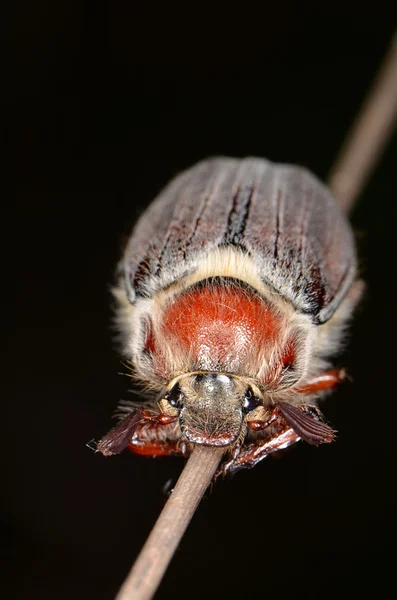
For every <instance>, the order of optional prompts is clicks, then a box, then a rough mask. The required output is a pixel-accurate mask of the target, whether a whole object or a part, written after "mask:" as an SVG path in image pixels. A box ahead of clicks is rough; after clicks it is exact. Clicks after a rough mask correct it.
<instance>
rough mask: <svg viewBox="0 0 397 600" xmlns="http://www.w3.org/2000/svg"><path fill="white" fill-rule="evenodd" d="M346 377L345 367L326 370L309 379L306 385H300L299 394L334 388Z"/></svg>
mask: <svg viewBox="0 0 397 600" xmlns="http://www.w3.org/2000/svg"><path fill="white" fill-rule="evenodd" d="M345 378H346V371H345V370H344V369H331V370H330V371H324V373H320V374H319V375H316V376H315V377H311V378H310V379H308V380H307V382H306V383H305V385H303V386H302V387H300V388H299V389H298V390H297V391H298V393H299V394H308V395H309V394H315V393H317V392H322V391H324V390H332V389H334V388H335V387H336V386H337V385H339V384H340V383H342V381H344V379H345Z"/></svg>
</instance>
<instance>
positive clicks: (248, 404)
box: [243, 388, 261, 413]
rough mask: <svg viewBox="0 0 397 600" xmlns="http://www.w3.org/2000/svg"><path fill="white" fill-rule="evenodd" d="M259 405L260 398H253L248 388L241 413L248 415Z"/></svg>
mask: <svg viewBox="0 0 397 600" xmlns="http://www.w3.org/2000/svg"><path fill="white" fill-rule="evenodd" d="M260 403H261V400H260V398H258V397H257V396H255V394H254V392H253V391H252V390H251V388H248V389H247V391H246V392H245V396H244V403H243V412H245V413H248V412H251V410H255V408H257V407H258V406H259V405H260Z"/></svg>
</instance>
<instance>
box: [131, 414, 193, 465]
mask: <svg viewBox="0 0 397 600" xmlns="http://www.w3.org/2000/svg"><path fill="white" fill-rule="evenodd" d="M128 449H129V450H130V451H131V452H133V453H134V454H140V455H141V456H169V455H179V456H187V455H188V454H189V449H188V447H187V445H186V444H185V442H184V441H183V440H182V439H181V432H180V429H179V424H178V420H177V417H170V416H168V415H165V414H159V415H153V416H152V417H151V418H150V419H147V420H146V421H141V423H140V424H139V425H138V426H137V427H136V429H135V431H134V435H133V436H132V438H130V440H129V444H128Z"/></svg>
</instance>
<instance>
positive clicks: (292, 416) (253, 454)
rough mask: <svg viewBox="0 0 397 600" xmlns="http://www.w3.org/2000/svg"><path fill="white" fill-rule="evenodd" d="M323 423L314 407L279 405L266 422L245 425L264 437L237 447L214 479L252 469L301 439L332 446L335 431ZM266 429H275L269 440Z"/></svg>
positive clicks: (314, 443) (280, 403)
mask: <svg viewBox="0 0 397 600" xmlns="http://www.w3.org/2000/svg"><path fill="white" fill-rule="evenodd" d="M322 419H323V417H322V414H321V412H320V411H319V409H318V408H317V407H316V406H312V405H301V406H293V405H291V404H288V403H287V402H278V403H277V405H276V408H275V410H274V413H273V415H272V416H271V418H270V419H269V420H268V421H253V422H252V423H249V422H248V423H247V425H248V427H250V428H251V429H252V430H253V431H256V432H258V433H259V432H260V431H263V434H264V435H265V436H266V437H263V438H260V437H259V438H257V439H256V440H255V441H254V442H251V443H249V444H247V445H245V446H237V447H236V448H235V450H234V452H233V454H232V457H231V458H230V459H229V460H228V461H226V462H224V463H222V464H221V466H220V467H219V469H218V471H217V473H216V475H215V476H216V477H219V475H224V474H226V473H228V472H229V473H235V472H236V471H238V470H240V469H244V468H248V469H251V468H252V467H254V466H255V465H256V464H257V463H258V462H259V461H261V460H263V459H264V458H266V456H268V455H269V454H272V453H273V452H278V451H279V450H284V449H285V448H288V447H289V446H292V444H295V442H298V441H299V440H300V439H302V440H304V441H306V442H308V443H309V444H313V445H318V444H323V443H329V442H332V441H333V440H334V437H335V436H334V431H333V429H332V428H331V427H330V426H329V425H327V424H326V423H324V422H323V420H322ZM252 425H254V427H252ZM269 425H273V426H275V427H276V428H277V429H276V431H275V433H274V434H273V435H270V436H269V435H267V434H266V429H267V428H268V427H269Z"/></svg>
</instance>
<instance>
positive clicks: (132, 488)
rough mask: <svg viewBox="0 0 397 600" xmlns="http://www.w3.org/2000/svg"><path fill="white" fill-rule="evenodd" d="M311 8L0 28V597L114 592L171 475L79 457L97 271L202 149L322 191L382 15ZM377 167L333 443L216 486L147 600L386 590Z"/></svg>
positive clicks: (93, 370)
mask: <svg viewBox="0 0 397 600" xmlns="http://www.w3.org/2000/svg"><path fill="white" fill-rule="evenodd" d="M317 4H318V3H314V2H312V3H295V2H283V3H276V4H275V5H271V6H270V5H266V4H262V5H261V10H259V8H258V7H249V6H248V5H240V6H239V7H236V8H235V9H232V7H231V6H229V7H228V9H227V10H226V8H225V9H224V12H223V11H221V9H219V12H218V14H215V12H214V6H210V7H204V6H203V5H187V4H186V5H185V6H184V8H182V7H181V8H180V9H178V10H177V9H175V10H171V9H170V8H169V6H164V5H163V8H162V9H161V10H159V9H158V8H157V7H156V6H155V5H154V4H153V5H150V6H149V5H148V6H147V7H146V8H145V7H143V8H142V7H140V8H139V9H138V8H134V7H133V4H132V3H121V2H112V3H109V4H106V3H103V2H95V3H94V2H92V3H89V2H83V1H80V2H77V1H75V2H73V1H66V0H58V1H57V2H44V1H38V2H35V3H27V2H17V3H16V4H14V6H13V8H12V11H11V12H12V14H11V15H10V17H9V18H8V17H7V19H5V20H4V21H3V27H4V35H5V41H6V42H7V47H6V51H5V52H4V53H3V57H4V58H5V59H6V65H5V69H3V83H4V87H3V90H2V103H3V109H2V114H3V116H4V117H5V125H6V128H7V138H6V151H7V155H8V157H11V158H12V159H13V169H12V170H8V167H7V172H6V175H7V174H11V176H12V194H11V195H10V196H9V195H7V194H6V195H5V206H6V207H7V206H8V204H9V202H10V200H9V199H12V201H14V199H15V198H16V203H17V208H18V220H17V222H16V225H15V226H14V225H11V224H10V221H9V220H8V219H7V218H6V217H5V212H3V223H2V229H3V239H6V242H7V246H6V248H7V249H6V251H5V254H4V257H5V259H6V260H5V262H6V263H7V264H10V262H11V261H12V262H13V259H14V257H15V258H16V260H15V265H13V273H14V275H16V283H15V284H14V283H12V284H11V285H8V283H7V288H6V290H5V292H4V293H3V304H4V308H3V321H4V324H5V325H6V327H7V331H6V336H5V338H4V339H5V348H6V350H7V357H8V359H9V360H10V367H9V368H7V370H6V373H5V377H4V381H3V383H4V384H5V385H4V392H3V394H2V398H3V402H4V403H5V409H4V411H7V412H8V414H9V417H10V419H9V425H8V427H7V431H3V442H2V458H3V462H4V465H5V472H4V475H3V484H4V494H3V499H4V503H3V513H2V515H3V516H2V526H3V538H2V539H3V542H4V543H3V544H2V546H3V549H4V552H5V558H6V561H7V562H6V564H7V568H6V570H5V579H4V584H5V595H4V597H5V598H11V597H16V598H23V599H25V598H26V599H39V598H40V599H43V600H47V599H53V598H58V599H60V600H63V599H65V600H66V599H68V600H69V599H70V598H76V599H80V598H81V599H86V598H96V599H97V600H100V599H104V600H105V599H111V598H113V596H114V594H115V593H116V590H117V589H118V586H119V584H120V583H121V581H122V580H123V578H124V576H125V574H126V572H127V570H128V568H129V566H130V564H131V563H132V561H133V559H134V558H135V556H136V555H137V553H138V550H139V548H140V546H141V545H142V543H143V541H144V540H145V537H146V535H147V533H148V532H149V530H150V528H151V525H152V524H153V522H154V520H155V518H156V517H157V515H158V513H159V511H160V509H161V507H162V505H163V504H164V502H165V495H164V492H163V487H164V485H165V484H166V482H167V481H168V480H169V479H171V480H172V481H175V479H176V477H177V475H178V473H179V472H180V469H181V466H182V462H181V461H180V460H178V459H156V460H151V459H144V458H140V457H136V456H132V455H130V454H129V453H124V454H123V455H121V456H119V457H114V458H111V459H105V458H104V457H102V456H100V455H95V454H94V453H93V452H91V451H90V450H89V449H87V448H86V447H85V443H86V442H87V441H89V440H90V439H91V438H99V437H100V436H101V435H103V434H104V433H105V432H106V431H107V429H108V428H109V426H110V425H111V424H112V420H111V415H112V412H113V410H114V408H115V406H116V404H117V402H118V400H119V398H128V392H127V390H128V381H127V378H125V377H122V376H119V375H118V372H120V371H125V369H123V367H122V365H121V364H120V362H119V359H118V357H117V353H116V351H115V349H114V347H113V343H112V340H111V337H112V336H111V332H110V327H109V323H110V308H109V307H110V293H109V288H110V284H111V282H112V278H113V270H114V266H115V264H116V261H117V259H118V257H119V254H120V248H121V246H122V244H123V240H124V237H125V236H126V235H128V233H129V231H130V228H131V226H132V224H133V222H134V220H135V219H136V217H137V215H138V214H139V213H140V212H141V211H142V210H143V208H144V207H145V206H146V205H147V203H148V202H149V201H150V200H151V199H152V198H153V197H154V196H155V195H156V193H157V192H158V191H159V190H160V189H161V188H162V186H163V185H164V184H165V183H166V182H167V181H168V180H169V179H170V178H171V177H172V176H173V175H174V174H176V173H177V172H178V171H179V170H180V169H182V168H185V167H187V166H189V165H190V164H192V163H194V162H195V161H197V160H199V159H202V158H204V157H206V156H210V155H214V154H225V155H231V156H246V155H257V156H265V157H267V158H270V159H272V160H275V161H283V162H295V163H298V164H302V165H305V166H307V167H309V168H310V169H311V170H312V171H314V172H315V173H316V174H317V175H318V176H320V177H321V178H323V179H324V178H326V176H327V172H328V170H329V167H330V166H331V164H332V161H333V159H334V157H335V155H336V153H337V150H338V148H339V147H340V144H341V142H342V140H343V139H344V137H345V133H346V131H347V129H348V127H349V125H350V124H351V122H352V119H353V117H354V115H355V114H356V111H357V110H358V107H359V105H360V103H361V101H362V99H363V97H364V94H365V91H366V90H367V88H368V86H369V85H370V82H371V80H372V78H373V76H374V73H375V72H376V69H377V66H378V64H379V63H380V61H381V58H382V56H383V55H384V53H385V51H386V48H387V46H388V43H389V41H390V39H391V36H392V33H393V27H394V23H395V21H394V19H393V15H392V14H391V12H390V10H388V9H386V8H383V9H382V5H381V4H379V3H377V5H376V7H375V6H374V7H373V9H372V10H371V12H370V13H362V12H361V5H360V3H358V2H345V3H343V5H342V4H340V5H338V3H336V4H335V3H333V8H332V9H325V8H321V6H316V5H317ZM15 150H16V151H15ZM396 159H397V140H396V138H394V140H392V142H391V143H390V144H389V145H388V147H387V150H386V152H385V154H384V156H383V159H382V162H381V164H380V165H379V167H378V168H377V171H376V173H375V174H374V176H373V177H372V178H371V181H370V182H369V184H368V186H367V188H366V190H365V192H364V193H363V194H362V196H361V198H360V203H359V205H358V206H357V208H356V209H355V211H354V214H353V216H352V219H353V224H354V228H355V230H356V232H357V239H358V243H359V248H360V257H361V270H362V274H363V277H364V279H365V280H366V282H367V286H368V290H367V294H366V298H365V300H364V302H363V303H362V305H361V307H360V309H359V311H358V313H357V315H356V319H355V323H354V326H353V328H352V335H351V339H350V342H349V350H347V351H346V352H345V354H344V355H343V356H342V357H340V359H338V361H337V364H343V365H346V366H347V367H348V370H349V373H350V374H351V377H352V379H353V382H350V383H347V384H345V385H344V386H342V388H341V389H340V391H338V392H337V393H336V394H335V395H334V396H333V397H332V398H330V399H328V400H327V402H326V404H325V405H324V412H325V415H326V417H327V419H328V420H329V421H330V422H331V423H332V424H333V425H334V427H335V428H336V429H337V430H338V432H339V434H338V440H337V442H336V443H335V444H332V445H330V446H324V447H320V448H317V449H316V448H312V447H309V446H305V445H303V444H301V445H298V446H297V447H295V448H294V449H293V450H292V451H291V452H289V453H288V455H286V456H284V457H282V458H280V459H278V460H277V459H270V458H269V459H267V460H266V461H264V462H263V463H261V464H260V465H258V466H257V467H256V468H255V469H254V470H253V471H247V472H240V473H238V474H237V475H236V476H235V477H234V478H232V479H228V480H225V481H223V482H220V483H219V484H217V485H216V487H215V488H214V490H213V491H212V493H211V494H207V497H206V499H205V500H204V501H203V503H202V505H201V507H200V509H199V511H198V513H197V514H196V516H195V518H194V521H193V523H192V525H191V527H190V528H189V530H188V532H187V535H186V537H185V539H184V540H183V542H182V544H181V546H180V548H179V550H178V552H177V555H176V557H175V559H174V561H173V562H172V565H171V567H170V569H169V571H168V573H167V575H166V577H165V579H164V582H163V586H162V588H161V591H159V592H158V595H157V596H156V598H159V599H160V598H173V599H175V600H178V599H181V598H192V599H195V598H208V599H215V598H218V597H231V598H234V597H241V598H245V597H248V596H249V597H258V598H262V597H263V598H281V599H283V598H299V599H300V598H305V599H306V598H309V599H311V598H319V597H322V598H331V597H332V598H333V597H335V595H336V594H342V593H345V592H348V593H350V594H352V595H354V597H359V596H361V595H363V594H369V593H372V594H373V593H376V594H382V593H383V592H385V591H386V589H387V588H388V587H389V586H391V588H392V589H393V582H394V578H395V574H394V570H393V553H394V534H395V530H396V517H395V511H396V491H395V473H396V467H395V465H396V459H397V453H396V447H395V441H394V440H395V431H396V418H397V411H396V394H395V390H394V371H395V339H396V338H395V336H396V328H395V278H396V268H395V260H396V251H395V235H396V234H395V223H396V216H397V215H396V212H397V211H396V205H397V203H396V200H395V196H396V193H397V174H396V166H397V163H396ZM10 281H11V282H13V281H14V280H13V279H10ZM7 282H8V280H7ZM15 289H16V290H17V293H18V302H17V305H16V306H17V311H16V314H15V316H14V315H13V312H12V309H13V308H14V307H15V301H14V296H15V294H14V291H15ZM10 375H11V377H10ZM3 471H4V470H3Z"/></svg>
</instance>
